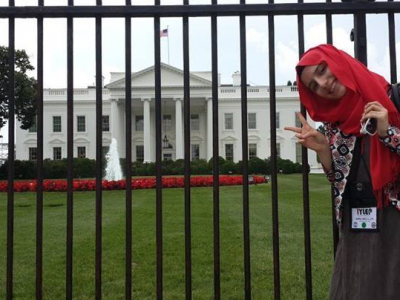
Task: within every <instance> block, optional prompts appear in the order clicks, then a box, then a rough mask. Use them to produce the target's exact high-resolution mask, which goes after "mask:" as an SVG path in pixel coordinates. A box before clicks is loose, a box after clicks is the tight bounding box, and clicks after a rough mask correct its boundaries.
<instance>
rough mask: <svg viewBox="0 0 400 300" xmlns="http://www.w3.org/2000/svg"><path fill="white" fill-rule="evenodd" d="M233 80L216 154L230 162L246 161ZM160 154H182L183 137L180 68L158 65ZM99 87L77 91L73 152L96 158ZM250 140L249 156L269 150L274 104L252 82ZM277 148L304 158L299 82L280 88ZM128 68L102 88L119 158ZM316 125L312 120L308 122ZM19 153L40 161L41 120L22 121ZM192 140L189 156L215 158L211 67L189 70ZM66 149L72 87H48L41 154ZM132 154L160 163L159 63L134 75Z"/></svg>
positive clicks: (223, 88) (222, 96)
mask: <svg viewBox="0 0 400 300" xmlns="http://www.w3.org/2000/svg"><path fill="white" fill-rule="evenodd" d="M232 79H233V83H232V84H229V85H224V84H219V87H218V89H219V92H218V110H219V112H218V114H219V143H218V147H219V153H220V156H222V157H224V158H226V159H230V160H233V161H235V162H236V161H239V160H241V159H242V146H241V145H242V134H241V103H240V94H241V89H240V74H239V73H238V72H236V73H235V74H233V76H232ZM161 84H162V91H161V94H162V95H161V98H162V104H161V106H162V137H163V139H164V142H163V149H162V156H163V159H173V160H175V159H180V158H183V156H184V151H183V149H184V148H183V147H184V140H183V125H184V122H183V106H184V103H183V71H182V70H180V69H177V68H175V67H173V66H170V65H167V64H164V63H162V64H161ZM95 92H96V90H95V88H93V87H88V88H87V89H74V156H76V157H88V158H92V159H94V158H95V157H96V141H95V134H96V130H95V129H96V128H95V124H96V115H95V113H96V112H95V102H96V101H95ZM247 97H248V103H247V106H248V126H247V127H248V143H249V145H248V146H249V156H250V158H251V157H259V158H262V159H264V158H268V157H269V156H270V144H271V139H270V117H269V116H270V112H269V111H270V107H269V106H270V103H269V87H268V86H249V87H248V88H247ZM276 98H277V100H276V112H277V116H276V117H277V118H276V120H277V121H276V125H277V132H276V134H277V152H278V155H279V156H280V157H282V158H287V159H290V160H292V161H294V162H296V161H298V162H301V147H300V145H299V144H297V143H296V138H295V137H294V134H293V133H292V132H288V131H285V130H283V128H284V127H285V126H294V125H295V124H296V122H297V123H298V120H296V115H295V112H296V111H298V110H299V107H300V104H299V100H298V93H297V88H296V87H295V86H277V87H276ZM125 105H126V103H125V73H123V72H121V73H119V72H118V73H112V74H111V80H110V83H109V84H107V85H106V86H105V88H104V89H103V119H102V126H103V128H102V129H103V142H102V143H103V147H104V151H106V147H108V146H109V145H110V143H111V139H112V137H114V138H116V140H117V141H118V151H119V153H120V157H125V144H124V143H125ZM310 122H311V124H312V125H314V124H313V122H312V121H310ZM16 127H17V130H16V158H17V159H22V160H24V159H25V160H26V159H36V153H37V152H36V151H37V148H36V143H37V133H36V126H33V127H32V128H31V129H29V130H21V129H20V128H19V124H17V126H16ZM190 127H191V128H190V129H191V130H190V144H191V159H199V158H203V159H207V160H209V159H210V158H211V157H212V149H213V148H212V147H213V145H212V135H213V130H212V91H211V72H192V73H191V74H190ZM66 155H67V90H66V89H45V90H44V158H51V159H61V158H64V157H66ZM132 158H133V160H135V161H136V160H139V161H144V162H150V161H155V89H154V67H149V68H147V69H144V70H142V71H139V72H135V73H133V74H132ZM309 163H310V165H311V168H312V169H319V164H318V163H317V160H316V155H315V154H314V152H313V151H310V152H309Z"/></svg>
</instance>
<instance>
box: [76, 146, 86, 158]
mask: <svg viewBox="0 0 400 300" xmlns="http://www.w3.org/2000/svg"><path fill="white" fill-rule="evenodd" d="M77 152H78V158H86V147H78V151H77Z"/></svg>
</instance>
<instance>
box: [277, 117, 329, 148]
mask: <svg viewBox="0 0 400 300" xmlns="http://www.w3.org/2000/svg"><path fill="white" fill-rule="evenodd" d="M297 116H298V117H299V119H300V122H301V124H302V125H303V127H301V128H299V127H285V128H284V129H285V130H290V131H293V132H294V133H296V137H297V138H298V142H299V143H300V144H302V145H303V146H304V147H306V148H308V149H311V150H314V151H315V152H317V153H318V154H319V153H322V152H326V151H329V144H328V141H327V140H326V138H325V136H324V135H323V134H322V133H321V132H319V131H317V130H316V129H315V128H313V127H311V126H310V125H309V124H308V123H307V121H306V119H305V118H304V117H303V115H302V114H301V113H300V112H297Z"/></svg>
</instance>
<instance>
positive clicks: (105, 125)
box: [101, 116, 110, 132]
mask: <svg viewBox="0 0 400 300" xmlns="http://www.w3.org/2000/svg"><path fill="white" fill-rule="evenodd" d="M101 130H103V131H104V132H107V131H110V116H102V118H101Z"/></svg>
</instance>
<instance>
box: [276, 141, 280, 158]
mask: <svg viewBox="0 0 400 300" xmlns="http://www.w3.org/2000/svg"><path fill="white" fill-rule="evenodd" d="M276 156H277V157H281V144H280V143H276Z"/></svg>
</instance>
